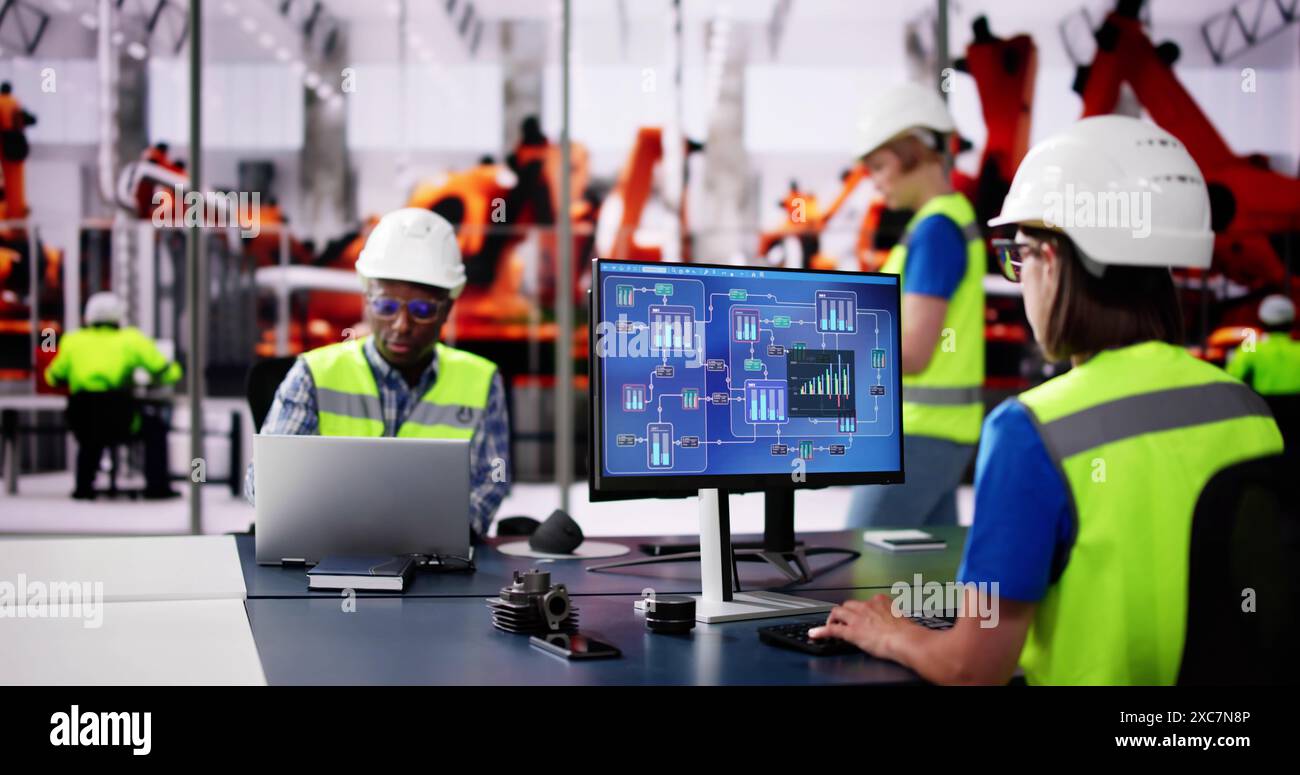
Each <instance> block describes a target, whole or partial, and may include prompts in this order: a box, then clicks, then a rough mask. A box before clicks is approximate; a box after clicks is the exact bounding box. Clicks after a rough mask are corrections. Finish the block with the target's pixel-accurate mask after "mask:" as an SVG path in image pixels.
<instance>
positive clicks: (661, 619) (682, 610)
mask: <svg viewBox="0 0 1300 775" xmlns="http://www.w3.org/2000/svg"><path fill="white" fill-rule="evenodd" d="M645 626H646V628H647V629H649V630H650V631H651V632H662V633H671V634H677V635H680V634H682V633H686V632H690V631H691V630H692V629H694V628H695V598H693V597H689V596H687V595H655V596H654V597H649V598H646V601H645Z"/></svg>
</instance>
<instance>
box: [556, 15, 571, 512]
mask: <svg viewBox="0 0 1300 775" xmlns="http://www.w3.org/2000/svg"><path fill="white" fill-rule="evenodd" d="M572 11H573V9H572V2H571V0H564V18H563V21H562V23H561V29H560V40H561V43H560V84H561V85H560V206H559V213H558V214H557V216H556V219H555V220H556V223H557V225H558V226H559V240H558V242H559V246H558V247H559V249H558V250H557V251H556V252H557V260H558V261H559V262H560V266H559V271H558V272H557V273H556V278H557V280H556V283H557V284H556V293H555V322H556V334H555V482H556V484H557V485H559V488H560V508H561V509H564V510H565V511H568V510H569V485H570V484H571V483H572V481H573V352H572V349H573V348H572V345H573V236H572V234H571V233H570V232H571V231H572V229H571V228H570V226H571V224H570V222H569V218H570V213H571V211H572V206H571V203H570V196H569V194H570V192H569V186H570V181H569V177H570V176H569V164H570V161H569V153H570V149H569V45H570V40H569V39H570V36H571V35H572V26H573V24H572V18H571V17H572Z"/></svg>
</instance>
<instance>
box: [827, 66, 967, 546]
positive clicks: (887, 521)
mask: <svg viewBox="0 0 1300 775" xmlns="http://www.w3.org/2000/svg"><path fill="white" fill-rule="evenodd" d="M859 130H860V134H859V145H858V147H859V149H860V150H861V153H862V157H863V160H864V161H865V163H866V165H867V167H868V169H869V170H870V172H871V180H872V182H873V183H874V184H875V186H876V188H877V189H879V190H880V192H881V194H882V195H883V196H884V197H885V203H886V205H887V206H888V207H889V208H891V209H896V210H909V211H912V212H913V213H914V215H913V216H912V218H911V220H909V221H908V223H907V226H906V228H905V229H904V232H903V236H902V238H901V239H900V240H899V243H898V244H897V245H896V246H895V247H894V249H893V250H891V251H890V253H889V258H888V259H887V260H886V261H885V265H884V267H882V270H883V271H885V272H891V273H894V274H899V275H902V286H903V308H902V315H901V317H902V352H901V353H900V354H899V364H898V366H899V367H900V368H901V370H902V373H903V396H902V398H903V431H904V433H905V434H906V435H905V436H904V439H903V456H904V458H905V459H906V460H907V482H906V483H905V484H901V485H892V486H889V487H859V488H857V490H855V491H854V495H853V501H852V504H851V506H850V508H849V522H850V524H852V525H854V526H859V527H862V526H872V525H896V526H904V527H915V526H920V525H955V524H957V495H956V493H957V486H958V485H959V484H960V483H961V477H962V474H963V473H964V472H965V471H966V468H967V466H968V465H970V461H971V458H972V457H973V456H974V454H975V443H976V442H977V441H978V440H979V431H980V422H981V420H982V419H983V417H984V405H983V403H982V401H981V398H980V388H981V386H982V385H983V384H984V284H983V282H984V274H985V271H986V268H987V262H988V259H987V256H986V255H985V250H984V240H983V238H982V237H981V235H980V230H979V225H978V224H977V223H976V220H975V209H974V208H973V207H972V206H971V203H970V202H969V201H968V200H967V199H966V197H964V196H963V195H962V194H960V193H957V192H954V191H953V190H952V187H951V185H950V184H949V179H948V170H947V166H946V164H945V160H944V147H945V144H946V143H947V142H948V138H949V136H950V134H951V133H952V132H953V130H954V125H953V122H952V117H951V116H950V115H949V114H948V108H947V106H946V105H945V104H944V101H943V99H942V98H941V97H940V96H939V95H938V94H937V93H936V92H935V90H934V89H933V88H927V87H925V86H921V85H919V84H907V85H903V86H899V87H897V88H895V89H893V90H891V91H890V92H888V93H887V94H886V95H885V96H884V97H883V99H879V100H875V101H873V102H872V103H871V105H870V106H869V108H868V110H867V112H866V116H865V118H864V120H863V121H862V123H861V125H860V126H859Z"/></svg>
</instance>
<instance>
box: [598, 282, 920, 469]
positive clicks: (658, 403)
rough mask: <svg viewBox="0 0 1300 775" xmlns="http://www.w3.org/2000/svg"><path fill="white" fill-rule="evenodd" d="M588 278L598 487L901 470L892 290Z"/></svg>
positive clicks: (857, 285)
mask: <svg viewBox="0 0 1300 775" xmlns="http://www.w3.org/2000/svg"><path fill="white" fill-rule="evenodd" d="M600 267H601V273H600V276H599V279H598V282H599V283H600V294H599V299H600V309H598V310H597V316H598V321H597V322H598V327H597V332H596V336H597V340H596V354H597V359H598V366H597V367H598V368H600V369H601V385H602V391H603V395H602V396H601V399H602V401H601V406H602V407H603V414H602V427H603V433H602V438H601V439H598V440H597V443H599V444H602V445H603V455H602V466H603V468H604V473H605V474H606V475H611V476H619V475H634V476H645V475H656V474H659V475H682V474H708V475H726V474H789V473H790V472H791V471H792V470H793V469H794V468H795V465H794V464H793V461H795V460H796V459H798V460H802V461H803V470H804V471H806V472H809V473H812V472H858V471H896V470H898V469H899V468H900V467H901V466H900V465H899V446H900V445H899V440H898V435H897V428H898V418H897V416H896V415H897V412H898V408H897V407H898V401H897V398H896V397H895V396H894V395H893V393H894V391H895V386H896V385H897V384H898V379H897V376H896V374H895V371H894V370H895V368H896V365H897V362H898V358H897V354H896V353H895V352H894V341H895V338H896V334H895V331H894V326H895V325H896V320H897V304H898V301H897V299H898V295H897V294H898V290H897V284H896V283H897V280H896V278H892V277H878V276H871V275H851V274H829V273H816V272H790V271H781V270H757V269H754V270H751V269H748V268H741V267H736V268H720V267H713V268H710V267H693V266H690V265H665V264H655V265H639V264H604V263H602V264H601V265H600Z"/></svg>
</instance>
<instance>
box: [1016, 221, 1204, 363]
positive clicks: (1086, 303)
mask: <svg viewBox="0 0 1300 775" xmlns="http://www.w3.org/2000/svg"><path fill="white" fill-rule="evenodd" d="M1020 230H1021V231H1023V232H1024V233H1025V234H1027V235H1029V236H1030V237H1033V238H1034V239H1036V240H1042V241H1045V242H1050V243H1052V244H1053V245H1055V246H1056V254H1057V258H1058V259H1059V261H1060V268H1059V270H1058V273H1059V281H1058V283H1057V285H1056V297H1055V298H1054V299H1053V300H1052V311H1051V314H1050V315H1049V317H1048V319H1047V330H1046V331H1045V332H1043V337H1042V340H1043V348H1044V349H1045V350H1046V351H1047V352H1046V354H1047V356H1048V357H1049V358H1052V359H1054V360H1065V359H1066V358H1069V357H1071V356H1074V355H1084V356H1090V355H1093V354H1095V353H1098V352H1101V351H1102V350H1110V349H1114V348H1117V347H1126V346H1128V345H1131V344H1138V343H1139V342H1148V341H1152V340H1156V341H1161V342H1169V343H1171V344H1181V343H1182V340H1183V310H1182V307H1181V306H1180V305H1179V303H1178V293H1177V291H1176V290H1175V289H1174V280H1173V277H1172V276H1171V275H1170V274H1169V270H1168V269H1166V268H1164V267H1148V266H1107V267H1106V272H1105V274H1104V275H1103V276H1102V277H1095V276H1093V275H1092V274H1091V273H1089V272H1088V270H1087V268H1086V267H1084V265H1083V262H1082V261H1081V260H1080V258H1079V251H1078V248H1076V247H1075V245H1074V243H1073V242H1072V241H1071V240H1070V238H1069V237H1067V236H1066V235H1064V234H1061V233H1060V232H1055V231H1049V230H1047V229H1039V228H1033V227H1027V226H1022V227H1021V229H1020Z"/></svg>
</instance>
